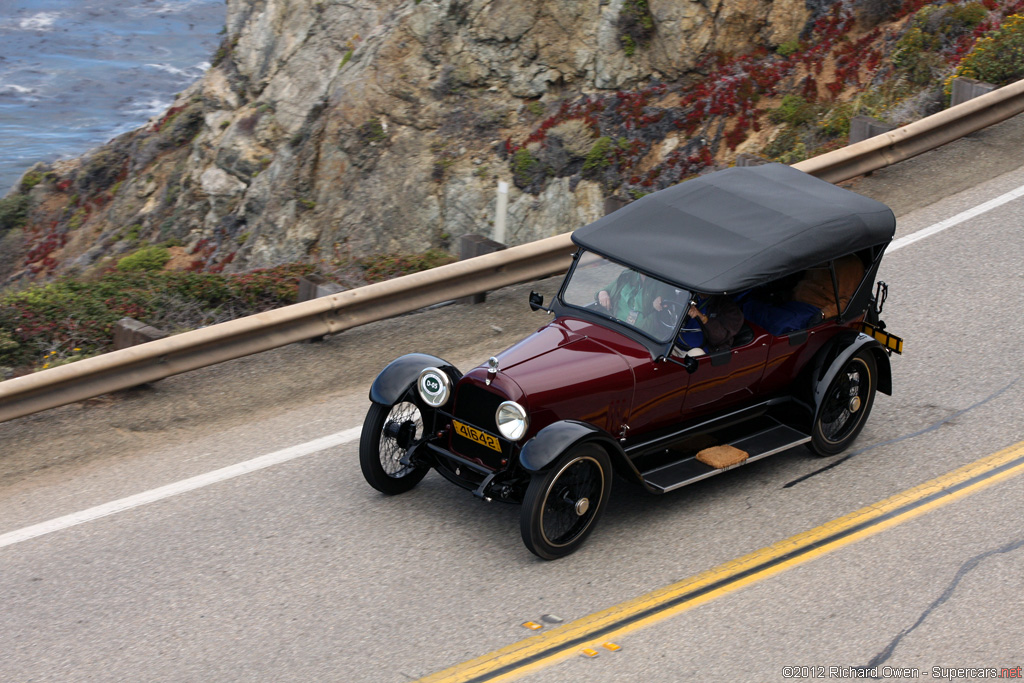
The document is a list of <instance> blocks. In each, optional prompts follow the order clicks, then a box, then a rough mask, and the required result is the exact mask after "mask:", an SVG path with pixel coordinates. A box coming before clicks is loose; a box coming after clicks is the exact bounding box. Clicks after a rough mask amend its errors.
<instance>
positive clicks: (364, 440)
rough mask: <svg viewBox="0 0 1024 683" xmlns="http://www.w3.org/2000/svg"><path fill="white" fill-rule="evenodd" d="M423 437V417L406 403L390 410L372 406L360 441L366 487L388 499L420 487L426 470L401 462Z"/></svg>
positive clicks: (395, 405) (400, 403)
mask: <svg viewBox="0 0 1024 683" xmlns="http://www.w3.org/2000/svg"><path fill="white" fill-rule="evenodd" d="M422 436H423V416H422V415H421V414H420V410H419V408H418V407H417V406H416V404H414V403H411V402H409V401H405V400H402V401H399V402H398V403H396V404H394V405H391V406H387V405H382V404H380V403H372V404H371V405H370V410H369V411H368V412H367V413H366V419H365V420H364V421H363V432H362V435H361V436H360V437H359V467H360V468H361V469H362V470H363V476H364V477H365V478H366V481H367V483H369V484H370V486H372V487H373V488H375V489H377V490H378V491H380V492H381V493H386V494H388V495H389V496H393V495H396V494H399V493H405V492H406V491H408V490H410V489H411V488H412V487H414V486H416V484H418V483H420V480H421V479H423V477H424V476H425V475H426V474H427V471H428V470H429V468H428V467H424V466H420V467H406V466H404V465H402V463H401V459H402V458H403V457H404V456H405V452H406V450H407V449H408V447H409V446H410V445H411V444H412V443H413V441H415V440H416V439H419V438H421V437H422Z"/></svg>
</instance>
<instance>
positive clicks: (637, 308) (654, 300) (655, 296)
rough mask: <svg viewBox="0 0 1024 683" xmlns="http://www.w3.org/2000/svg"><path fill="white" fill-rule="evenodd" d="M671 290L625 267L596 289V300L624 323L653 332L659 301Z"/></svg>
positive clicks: (656, 321) (659, 309)
mask: <svg viewBox="0 0 1024 683" xmlns="http://www.w3.org/2000/svg"><path fill="white" fill-rule="evenodd" d="M671 293H672V290H671V288H669V286H668V285H666V284H664V283H662V282H660V281H658V280H655V279H654V278H650V277H647V276H646V275H644V274H643V273H638V272H636V271H635V270H631V269H629V268H626V269H625V270H623V271H622V273H620V274H619V277H617V278H616V279H615V282H613V283H612V284H610V285H608V286H607V287H605V288H604V289H602V290H601V291H600V292H598V293H597V297H596V298H597V303H599V304H600V305H601V306H602V307H604V308H605V309H606V310H607V311H608V312H609V313H611V314H612V315H613V316H615V317H616V318H618V319H619V320H621V321H623V322H624V323H626V324H628V325H632V326H633V327H637V328H639V329H641V330H644V331H645V332H649V333H651V334H656V333H657V331H658V313H659V312H661V310H662V305H661V304H662V301H663V300H664V299H666V298H668V297H669V295H670V294H671Z"/></svg>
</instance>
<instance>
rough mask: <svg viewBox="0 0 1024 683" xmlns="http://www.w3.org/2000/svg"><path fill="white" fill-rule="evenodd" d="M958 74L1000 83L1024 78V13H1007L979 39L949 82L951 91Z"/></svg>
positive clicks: (1001, 84)
mask: <svg viewBox="0 0 1024 683" xmlns="http://www.w3.org/2000/svg"><path fill="white" fill-rule="evenodd" d="M958 77H963V78H976V79H978V80H979V81H985V82H986V83H992V84H994V85H998V86H1003V85H1007V84H1009V83H1013V82H1014V81H1018V80H1020V79H1022V78H1024V14H1014V15H1012V16H1010V17H1007V18H1006V21H1004V22H1003V25H1002V26H1001V27H999V28H998V29H997V30H995V31H992V32H991V33H989V34H988V35H986V36H984V37H983V38H979V39H978V42H976V43H975V44H974V48H973V49H972V50H971V51H970V52H969V53H968V54H967V56H966V57H964V58H963V59H962V60H961V61H960V64H958V65H957V67H956V69H955V70H954V71H953V75H952V76H951V77H950V79H949V81H948V82H947V83H946V94H947V95H949V93H950V92H951V91H952V88H953V78H958Z"/></svg>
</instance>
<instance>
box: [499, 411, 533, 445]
mask: <svg viewBox="0 0 1024 683" xmlns="http://www.w3.org/2000/svg"><path fill="white" fill-rule="evenodd" d="M494 419H495V421H496V422H497V423H498V431H499V432H501V435H502V436H504V437H505V438H506V439H508V440H509V441H519V439H521V438H523V436H524V435H525V434H526V430H527V428H528V427H529V426H530V419H529V418H528V417H527V416H526V411H525V410H523V407H522V406H521V405H519V404H518V403H516V402H515V401H505V402H504V403H502V404H501V405H500V406H498V412H497V413H495V415H494Z"/></svg>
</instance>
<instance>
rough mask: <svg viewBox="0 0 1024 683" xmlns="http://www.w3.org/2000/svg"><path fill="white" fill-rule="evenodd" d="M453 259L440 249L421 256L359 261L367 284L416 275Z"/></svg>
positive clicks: (388, 256) (428, 251)
mask: <svg viewBox="0 0 1024 683" xmlns="http://www.w3.org/2000/svg"><path fill="white" fill-rule="evenodd" d="M455 260H456V259H455V257H454V256H452V255H450V254H448V253H447V252H444V251H441V250H440V249H428V250H427V251H425V252H423V253H422V254H386V255H384V256H373V257H370V258H365V259H361V260H360V261H359V265H360V266H361V267H362V268H363V277H364V278H366V280H367V281H368V282H380V281H382V280H390V279H391V278H394V277H399V276H401V275H408V274H409V273H418V272H420V271H421V270H429V269H431V268H436V267H437V266H443V265H444V264H446V263H451V262H453V261H455Z"/></svg>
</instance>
